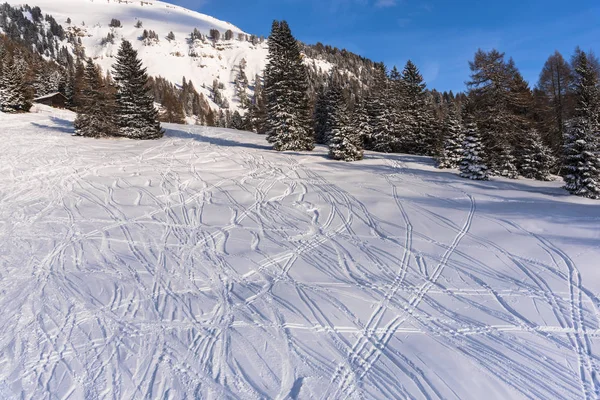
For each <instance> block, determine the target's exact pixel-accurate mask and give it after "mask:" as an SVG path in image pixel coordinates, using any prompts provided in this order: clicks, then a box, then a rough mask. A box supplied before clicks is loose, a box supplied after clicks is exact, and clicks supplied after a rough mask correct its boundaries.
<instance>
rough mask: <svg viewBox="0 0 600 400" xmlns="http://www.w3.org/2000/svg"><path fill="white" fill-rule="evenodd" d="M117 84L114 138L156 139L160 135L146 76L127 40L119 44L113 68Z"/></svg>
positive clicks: (156, 112) (144, 69)
mask: <svg viewBox="0 0 600 400" xmlns="http://www.w3.org/2000/svg"><path fill="white" fill-rule="evenodd" d="M113 72H114V73H113V75H114V79H115V81H116V84H117V94H116V108H115V117H116V122H117V125H118V126H119V130H118V134H119V135H120V136H125V137H128V138H131V139H158V138H160V137H162V136H163V134H164V132H163V130H162V129H161V127H160V122H159V120H158V111H157V110H156V108H155V107H154V99H153V97H152V96H151V95H150V94H149V93H148V87H147V85H148V74H147V73H146V68H144V67H142V61H141V60H140V59H139V58H138V54H137V51H136V50H134V49H133V47H132V46H131V43H130V42H128V41H127V40H123V41H122V42H121V47H120V48H119V52H118V53H117V59H116V63H115V64H114V66H113Z"/></svg>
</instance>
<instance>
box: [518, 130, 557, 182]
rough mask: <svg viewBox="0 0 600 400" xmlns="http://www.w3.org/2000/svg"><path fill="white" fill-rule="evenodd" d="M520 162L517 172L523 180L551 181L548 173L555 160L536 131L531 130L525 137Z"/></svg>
mask: <svg viewBox="0 0 600 400" xmlns="http://www.w3.org/2000/svg"><path fill="white" fill-rule="evenodd" d="M520 160H521V161H520V165H519V172H520V174H521V175H522V176H524V177H525V178H530V179H537V180H539V181H550V180H552V176H551V174H550V171H551V169H552V166H553V164H554V162H555V158H554V156H553V155H552V152H551V150H550V148H549V147H547V146H546V145H545V144H544V143H543V141H542V137H541V136H540V134H539V133H538V132H537V131H536V130H531V131H529V132H528V133H527V135H525V137H524V143H523V146H522V152H521V156H520Z"/></svg>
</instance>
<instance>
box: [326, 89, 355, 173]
mask: <svg viewBox="0 0 600 400" xmlns="http://www.w3.org/2000/svg"><path fill="white" fill-rule="evenodd" d="M327 93H328V96H327V98H328V99H327V118H326V124H325V125H326V131H325V138H326V140H327V144H328V145H329V157H331V158H332V159H334V160H344V161H356V160H360V159H362V157H363V151H362V145H361V139H360V136H359V131H358V129H357V128H356V126H355V125H354V124H352V123H351V121H350V118H349V115H348V107H347V105H346V102H345V100H344V96H343V95H342V88H341V87H340V85H339V83H338V82H335V81H333V80H332V81H331V82H330V84H329V88H328V91H327Z"/></svg>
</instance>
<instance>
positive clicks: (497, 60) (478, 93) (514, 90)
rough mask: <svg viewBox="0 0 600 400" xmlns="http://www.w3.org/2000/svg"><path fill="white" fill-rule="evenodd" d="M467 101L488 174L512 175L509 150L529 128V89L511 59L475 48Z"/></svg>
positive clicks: (495, 51) (497, 53) (501, 54)
mask: <svg viewBox="0 0 600 400" xmlns="http://www.w3.org/2000/svg"><path fill="white" fill-rule="evenodd" d="M469 66H470V68H471V80H470V81H469V82H468V83H467V86H468V88H469V102H470V106H471V108H472V109H473V114H474V117H475V119H476V121H477V126H478V129H479V130H480V132H481V135H482V139H483V143H484V145H485V153H486V164H487V165H488V167H489V168H490V173H492V174H500V173H504V175H512V173H513V168H512V167H511V165H513V166H514V162H513V161H514V160H511V153H512V152H513V151H514V150H513V147H514V143H515V142H517V141H518V136H519V135H521V134H522V133H523V132H525V131H526V130H527V129H528V128H527V126H528V124H527V121H526V115H527V112H528V111H529V107H530V106H531V104H530V103H529V102H530V99H531V96H530V91H529V88H528V86H527V84H526V82H525V81H524V80H523V79H522V76H521V75H520V73H519V72H518V70H517V68H516V66H515V64H514V62H513V60H512V59H509V60H508V61H506V60H505V59H504V53H500V52H499V51H497V50H491V51H489V52H484V51H482V50H478V51H477V53H476V54H475V59H474V60H473V61H472V62H469Z"/></svg>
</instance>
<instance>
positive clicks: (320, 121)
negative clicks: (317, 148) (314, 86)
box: [313, 85, 327, 144]
mask: <svg viewBox="0 0 600 400" xmlns="http://www.w3.org/2000/svg"><path fill="white" fill-rule="evenodd" d="M313 119H314V131H315V141H316V142H317V143H318V144H327V141H326V139H325V134H326V131H327V88H326V86H325V85H321V86H320V87H319V89H318V90H317V99H316V100H315V111H314V116H313Z"/></svg>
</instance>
